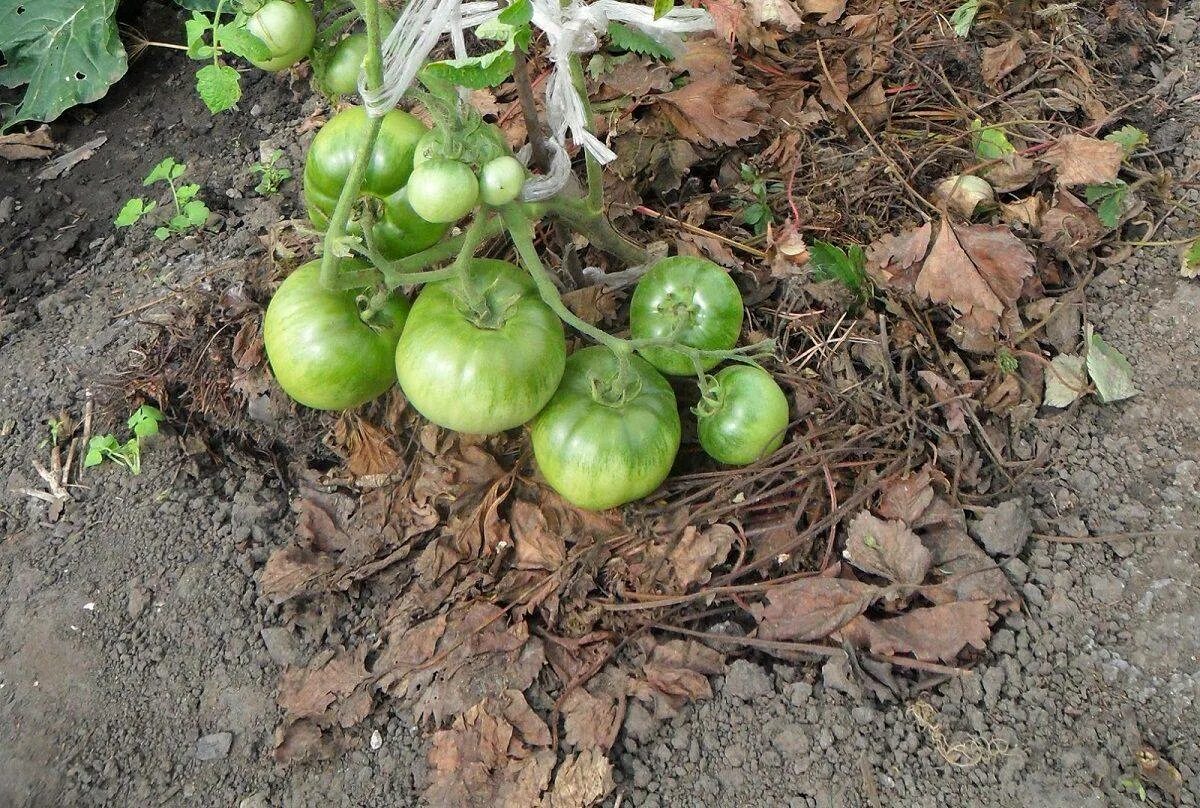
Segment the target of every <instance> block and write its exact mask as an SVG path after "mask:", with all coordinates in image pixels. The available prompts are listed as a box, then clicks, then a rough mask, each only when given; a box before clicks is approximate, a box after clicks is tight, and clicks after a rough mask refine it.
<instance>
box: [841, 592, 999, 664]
mask: <svg viewBox="0 0 1200 808" xmlns="http://www.w3.org/2000/svg"><path fill="white" fill-rule="evenodd" d="M841 633H842V636H843V637H845V638H846V639H848V640H850V641H851V642H852V643H854V644H855V645H859V646H862V647H867V648H870V650H871V653H873V654H882V655H884V656H894V655H896V654H912V655H913V656H915V657H916V658H917V659H923V660H925V661H927V662H953V661H954V660H955V659H956V658H957V657H958V655H959V654H961V653H962V651H963V649H964V648H967V647H970V648H972V649H974V650H976V651H982V650H983V649H985V648H987V641H988V637H990V636H991V634H992V629H991V619H990V615H989V613H988V605H987V603H984V602H983V601H978V600H973V601H963V602H960V603H948V604H945V605H943V606H932V607H928V608H922V609H913V610H912V611H910V612H907V613H905V614H902V615H900V616H899V617H892V618H888V619H886V620H877V621H872V620H868V619H867V618H865V617H859V618H857V619H856V620H855V621H854V622H853V623H852V624H850V625H848V626H846V628H845V629H844V630H843V631H842V632H841Z"/></svg>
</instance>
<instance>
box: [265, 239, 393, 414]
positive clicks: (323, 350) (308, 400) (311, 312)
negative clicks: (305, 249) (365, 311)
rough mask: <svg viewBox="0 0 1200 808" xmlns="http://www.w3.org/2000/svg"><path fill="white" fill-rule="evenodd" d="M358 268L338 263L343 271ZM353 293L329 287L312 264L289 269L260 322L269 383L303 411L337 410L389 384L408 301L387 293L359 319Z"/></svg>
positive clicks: (359, 266) (368, 397)
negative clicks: (274, 383) (379, 304)
mask: <svg viewBox="0 0 1200 808" xmlns="http://www.w3.org/2000/svg"><path fill="white" fill-rule="evenodd" d="M364 266H365V265H364V264H361V263H359V262H355V261H344V262H342V263H341V266H340V267H339V268H340V269H341V270H342V271H344V272H350V271H353V270H356V269H362V268H363V267H364ZM360 291H362V290H358V289H341V290H329V289H326V288H325V287H323V286H322V285H321V282H320V262H319V261H312V262H310V263H307V264H305V265H304V266H302V267H300V268H299V269H297V270H296V271H295V272H293V273H292V274H291V275H289V276H288V277H287V279H285V280H284V282H283V283H282V284H280V286H279V289H278V290H277V291H276V292H275V295H274V296H273V297H272V298H271V302H270V304H269V305H268V306H267V313H266V315H265V316H264V318H263V344H264V346H265V348H266V352H267V359H268V360H269V362H270V363H271V371H272V372H273V373H274V374H275V380H276V381H278V382H279V386H280V387H282V388H283V390H284V392H286V393H287V394H288V395H289V396H291V397H292V398H293V399H295V400H296V401H298V402H300V403H301V404H303V405H304V406H306V407H312V408H314V409H318V410H343V409H347V408H349V407H357V406H358V405H359V404H362V403H364V402H367V401H370V400H371V399H373V398H375V397H376V396H378V395H380V394H382V393H383V392H385V391H386V390H387V389H388V388H389V387H391V386H392V384H393V383H394V382H395V381H396V372H395V368H394V366H393V360H392V358H393V356H394V355H395V351H396V343H397V342H398V341H399V339H400V331H401V329H402V328H403V327H404V320H405V317H406V315H407V314H408V308H409V306H408V301H407V300H405V299H404V298H403V297H400V296H398V295H397V296H392V297H390V298H388V300H387V301H386V302H385V303H384V304H383V306H382V307H381V309H380V310H379V311H378V312H377V314H376V316H375V318H374V319H373V321H372V322H370V323H367V322H364V321H363V319H362V317H361V315H360V311H359V306H358V302H357V297H358V293H359V292H360Z"/></svg>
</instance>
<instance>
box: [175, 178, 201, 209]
mask: <svg viewBox="0 0 1200 808" xmlns="http://www.w3.org/2000/svg"><path fill="white" fill-rule="evenodd" d="M199 192H200V186H199V185H197V184H196V183H194V182H189V183H188V184H187V185H181V186H179V189H178V190H177V191H175V201H176V202H178V203H179V204H180V205H186V204H187V203H188V202H190V201H191V200H193V199H195V198H196V194H198V193H199Z"/></svg>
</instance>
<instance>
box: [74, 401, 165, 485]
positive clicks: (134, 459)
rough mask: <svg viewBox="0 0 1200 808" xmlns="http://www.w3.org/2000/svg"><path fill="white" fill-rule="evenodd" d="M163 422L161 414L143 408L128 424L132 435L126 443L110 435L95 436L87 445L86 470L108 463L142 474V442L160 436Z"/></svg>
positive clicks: (151, 408)
mask: <svg viewBox="0 0 1200 808" xmlns="http://www.w3.org/2000/svg"><path fill="white" fill-rule="evenodd" d="M162 420H163V414H162V411H161V410H159V409H158V408H157V407H152V406H150V405H149V404H143V405H142V406H140V407H138V408H137V409H136V410H134V411H133V414H132V415H130V416H129V421H128V423H127V425H128V427H129V429H130V430H131V431H132V432H133V437H131V438H130V439H129V440H128V441H126V442H125V443H121V441H119V440H117V436H116V435H114V434H112V433H111V432H110V433H109V434H107V435H96V436H94V437H93V438H92V439H91V440H90V441H88V450H87V455H85V456H84V458H83V465H84V466H85V467H90V466H98V465H100V464H101V463H103V462H104V461H105V460H111V461H112V462H114V463H120V464H121V465H122V466H124V467H125V468H127V469H129V471H130V473H132V474H141V473H142V441H144V440H146V439H147V438H149V437H151V436H152V435H155V434H157V433H158V425H159V423H161V422H162Z"/></svg>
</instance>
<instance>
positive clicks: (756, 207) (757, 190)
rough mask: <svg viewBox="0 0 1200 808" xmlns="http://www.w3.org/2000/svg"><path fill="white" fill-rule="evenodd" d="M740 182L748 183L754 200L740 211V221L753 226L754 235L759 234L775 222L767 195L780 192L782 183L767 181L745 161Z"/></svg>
mask: <svg viewBox="0 0 1200 808" xmlns="http://www.w3.org/2000/svg"><path fill="white" fill-rule="evenodd" d="M742 182H745V183H749V185H750V193H751V194H752V195H753V196H754V201H753V202H751V203H750V204H749V205H748V206H747V207H746V209H745V210H743V211H742V221H743V222H744V223H746V224H748V225H750V227H752V228H754V235H756V236H761V235H762V234H763V233H765V232H767V228H768V227H769V226H770V225H772V224H774V223H775V215H774V214H773V213H772V212H771V204H770V202H768V201H767V197H768V195H769V194H778V193H780V192H782V191H783V184H782V183H778V182H767V181H766V180H764V179H763V178H762V177H761V176H759V174H758V171H756V170H755V169H754V166H752V165H749V164H747V163H742Z"/></svg>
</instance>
